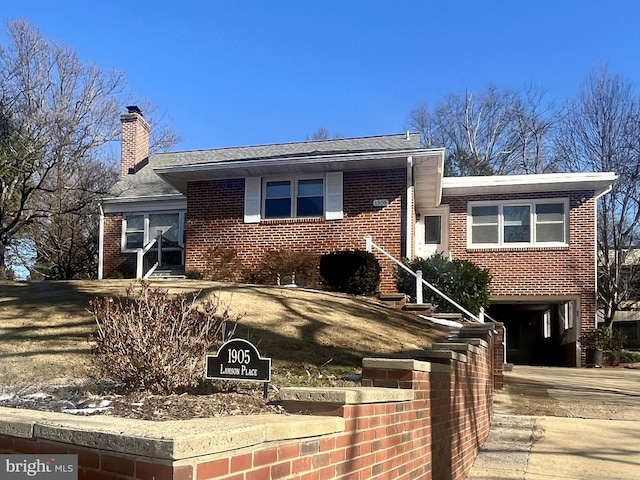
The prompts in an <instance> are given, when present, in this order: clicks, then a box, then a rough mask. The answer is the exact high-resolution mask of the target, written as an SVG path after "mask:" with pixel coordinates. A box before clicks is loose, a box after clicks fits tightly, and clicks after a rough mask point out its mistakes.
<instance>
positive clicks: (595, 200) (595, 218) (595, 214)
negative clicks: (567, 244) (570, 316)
mask: <svg viewBox="0 0 640 480" xmlns="http://www.w3.org/2000/svg"><path fill="white" fill-rule="evenodd" d="M611 190H613V184H611V185H609V188H607V189H606V190H605V191H603V192H602V193H599V194H598V195H594V197H593V210H594V212H593V221H594V224H595V225H594V229H593V231H594V232H595V238H594V239H593V243H594V245H595V246H596V254H595V255H594V259H593V260H594V262H593V263H594V265H593V270H594V275H595V279H596V281H595V284H596V291H595V294H596V305H597V304H598V200H600V197H603V196H605V195H606V194H607V193H609V192H611ZM578 323H579V322H578ZM593 328H598V309H597V308H596V316H595V318H594V319H593ZM581 333H582V332H578V338H580V334H581Z"/></svg>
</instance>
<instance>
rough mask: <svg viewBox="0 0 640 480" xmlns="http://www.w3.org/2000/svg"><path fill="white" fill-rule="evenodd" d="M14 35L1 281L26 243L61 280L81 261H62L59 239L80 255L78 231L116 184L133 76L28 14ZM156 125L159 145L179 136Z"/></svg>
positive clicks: (2, 177)
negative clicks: (10, 255) (49, 31)
mask: <svg viewBox="0 0 640 480" xmlns="http://www.w3.org/2000/svg"><path fill="white" fill-rule="evenodd" d="M7 38H8V42H7V45H6V46H0V188H1V191H0V278H5V277H6V276H7V267H6V254H7V249H8V248H9V247H10V246H11V245H14V246H15V245H16V244H18V245H25V244H28V245H30V246H33V245H35V248H36V250H37V252H38V256H39V257H40V259H43V257H48V258H46V262H47V264H48V265H50V266H51V268H52V269H50V271H55V272H58V273H57V274H56V275H55V278H69V275H71V273H70V272H72V271H74V270H75V267H74V268H73V269H69V268H63V267H62V266H61V265H62V264H63V263H64V262H63V261H62V258H58V261H56V262H53V261H52V259H53V255H52V252H51V251H50V250H51V248H52V247H53V246H54V245H57V247H58V249H59V252H58V254H60V255H58V257H61V256H66V258H67V262H66V263H67V264H68V263H69V261H68V260H69V259H70V258H73V257H75V256H76V255H77V254H79V253H80V252H76V251H74V249H77V248H78V245H79V243H78V242H77V240H78V239H79V238H80V237H79V236H78V235H80V232H79V231H78V228H79V227H80V226H81V225H86V226H88V225H89V223H87V222H85V220H95V211H96V210H97V204H96V199H97V197H98V196H100V195H102V194H104V193H106V192H107V191H108V188H109V187H110V186H111V183H112V182H113V181H115V176H113V175H112V174H111V171H112V170H113V165H114V160H115V158H114V157H115V155H114V152H113V150H112V149H110V148H109V146H110V145H111V144H112V142H113V141H114V140H116V139H117V138H118V135H119V134H120V123H119V117H120V109H121V106H122V105H124V103H125V102H124V100H123V98H124V87H125V82H124V75H123V73H121V72H116V71H114V72H109V73H107V72H104V71H102V70H101V69H99V68H97V67H96V66H93V65H85V64H83V63H82V62H80V60H79V59H78V57H77V55H76V54H75V52H74V51H73V50H71V49H69V48H67V47H63V46H60V45H57V44H55V43H53V42H51V41H49V40H47V39H45V38H44V37H43V36H42V35H41V34H40V33H39V32H38V31H37V30H36V29H35V28H34V27H33V26H32V25H30V24H29V23H28V22H26V21H14V22H11V23H9V24H8V25H7ZM150 110H151V109H150ZM154 132H155V135H156V137H154V145H155V146H156V150H157V149H164V148H167V147H168V146H170V145H172V144H173V143H174V142H175V141H176V139H177V137H176V136H175V134H173V133H172V132H171V131H169V130H168V129H166V128H164V127H161V128H158V129H156V130H154ZM87 216H88V217H87ZM64 225H67V226H69V227H73V228H67V229H63V228H62V227H63V226H64ZM73 235H76V237H75V238H72V237H73ZM90 235H91V234H90V229H89V230H87V229H85V230H84V233H82V236H83V237H85V239H86V238H88V237H89V236H90ZM54 239H55V240H54ZM25 240H28V242H26V243H25V242H24V241H25ZM64 249H67V251H66V253H64V255H62V254H63V252H62V251H63V250H64ZM47 252H49V253H47ZM65 271H66V272H68V273H62V272H65ZM74 275H75V273H74Z"/></svg>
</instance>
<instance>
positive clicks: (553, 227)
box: [536, 223, 565, 242]
mask: <svg viewBox="0 0 640 480" xmlns="http://www.w3.org/2000/svg"><path fill="white" fill-rule="evenodd" d="M536 242H565V239H564V223H543V224H541V225H537V226H536Z"/></svg>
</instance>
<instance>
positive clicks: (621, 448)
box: [467, 414, 640, 480]
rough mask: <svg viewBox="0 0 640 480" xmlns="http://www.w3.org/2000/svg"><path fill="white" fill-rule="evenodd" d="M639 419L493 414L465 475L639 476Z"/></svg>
mask: <svg viewBox="0 0 640 480" xmlns="http://www.w3.org/2000/svg"><path fill="white" fill-rule="evenodd" d="M639 478H640V422H636V421H626V420H600V419H582V418H562V417H527V416H518V415H500V414H498V415H495V417H494V421H493V424H492V427H491V433H490V435H489V438H488V439H487V442H486V443H485V445H484V447H483V449H482V452H481V453H480V455H478V458H476V461H475V463H474V465H473V468H472V469H471V471H470V472H469V475H468V477H467V480H507V479H509V480H511V479H513V480H516V479H518V480H551V479H556V480H560V479H563V480H564V479H567V480H569V479H571V480H573V479H575V480H592V479H593V480H638V479H639Z"/></svg>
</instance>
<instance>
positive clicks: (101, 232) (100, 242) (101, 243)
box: [98, 203, 104, 280]
mask: <svg viewBox="0 0 640 480" xmlns="http://www.w3.org/2000/svg"><path fill="white" fill-rule="evenodd" d="M98 208H99V209H100V227H99V232H98V280H102V274H103V267H102V262H103V260H104V252H103V250H104V210H103V209H102V203H99V204H98Z"/></svg>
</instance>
